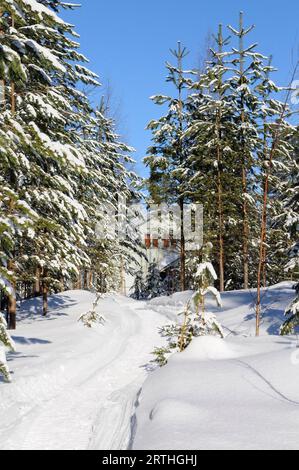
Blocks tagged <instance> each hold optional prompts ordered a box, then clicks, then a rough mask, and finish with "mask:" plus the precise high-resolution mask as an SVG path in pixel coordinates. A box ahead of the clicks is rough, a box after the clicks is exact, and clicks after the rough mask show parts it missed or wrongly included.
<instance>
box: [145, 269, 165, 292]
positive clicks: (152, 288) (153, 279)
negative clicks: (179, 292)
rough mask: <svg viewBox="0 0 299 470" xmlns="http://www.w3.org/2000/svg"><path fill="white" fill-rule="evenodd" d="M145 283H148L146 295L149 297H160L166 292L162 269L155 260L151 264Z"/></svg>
mask: <svg viewBox="0 0 299 470" xmlns="http://www.w3.org/2000/svg"><path fill="white" fill-rule="evenodd" d="M145 285H146V296H147V298H148V299H153V298H154V297H159V296H160V295H162V294H163V292H164V291H163V283H162V279H161V274H160V270H159V268H158V265H157V263H156V262H155V261H154V262H152V263H150V265H149V268H148V273H147V276H146V283H145Z"/></svg>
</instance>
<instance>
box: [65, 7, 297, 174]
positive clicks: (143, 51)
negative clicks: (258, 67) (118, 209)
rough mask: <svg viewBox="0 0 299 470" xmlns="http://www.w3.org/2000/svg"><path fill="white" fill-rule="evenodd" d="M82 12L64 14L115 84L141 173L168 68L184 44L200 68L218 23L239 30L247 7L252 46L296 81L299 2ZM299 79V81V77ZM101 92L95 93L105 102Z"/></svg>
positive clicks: (93, 64)
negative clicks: (240, 16) (148, 127)
mask: <svg viewBox="0 0 299 470" xmlns="http://www.w3.org/2000/svg"><path fill="white" fill-rule="evenodd" d="M80 3H81V8H80V9H78V10H75V11H74V12H67V13H65V14H64V17H65V19H66V20H67V21H69V22H70V23H72V24H75V25H76V31H77V32H78V33H79V34H80V36H81V39H80V42H81V51H82V52H83V53H84V54H85V55H86V56H87V57H88V58H89V59H90V65H89V67H90V68H91V69H92V70H93V71H95V72H96V73H98V74H99V76H100V79H101V82H102V83H104V84H106V85H107V82H109V84H110V88H111V90H112V95H113V106H114V108H117V116H118V119H119V125H120V129H121V131H122V133H123V134H124V136H125V138H126V140H127V141H128V143H129V144H130V145H132V146H134V147H135V149H136V154H135V159H136V160H137V165H136V170H137V171H138V172H139V173H141V174H144V173H145V172H144V168H143V165H142V158H143V157H144V156H145V153H146V148H147V146H148V145H149V143H150V133H149V132H148V131H145V127H146V124H147V123H148V121H149V120H151V119H153V118H155V117H158V116H159V115H160V113H161V109H160V108H159V107H158V106H156V105H154V104H153V103H152V102H151V101H150V100H149V97H150V96H152V95H154V94H157V93H165V92H167V90H168V85H167V84H166V83H165V75H166V71H165V67H164V63H165V61H166V60H169V59H170V54H169V48H174V47H175V45H176V42H177V41H178V40H180V41H182V43H183V44H184V45H185V46H187V47H188V49H189V50H190V51H191V52H190V55H189V56H188V60H187V63H186V66H187V67H195V66H196V65H197V64H198V62H199V60H200V59H199V58H200V56H202V55H203V54H204V50H205V44H206V39H207V36H208V34H209V33H213V32H215V31H216V30H217V27H218V24H219V23H223V25H227V24H232V25H233V26H236V25H237V22H238V14H239V11H240V10H243V11H244V13H245V23H246V25H249V24H255V25H256V29H255V30H254V32H253V33H251V43H252V42H258V43H259V50H260V51H261V52H262V53H264V54H265V55H270V54H272V55H273V65H275V66H276V67H277V68H278V69H279V71H278V72H277V73H276V75H275V80H276V82H278V84H280V85H287V84H288V83H289V79H290V75H291V72H292V65H293V64H294V62H296V59H297V58H298V53H299V21H298V18H299V2H298V0H285V1H284V2H280V3H278V2H275V1H274V0H273V1H270V0H247V1H238V0H222V1H221V0H184V1H178V0H147V1H145V0H81V2H80ZM297 78H299V77H297ZM100 96H101V90H97V91H96V92H94V93H93V96H92V98H93V100H94V101H98V100H99V99H100Z"/></svg>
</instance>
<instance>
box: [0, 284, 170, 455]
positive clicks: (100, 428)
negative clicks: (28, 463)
mask: <svg viewBox="0 0 299 470" xmlns="http://www.w3.org/2000/svg"><path fill="white" fill-rule="evenodd" d="M94 298H95V295H94V294H92V293H89V292H85V291H69V292H65V293H63V294H58V295H53V296H52V297H51V298H50V315H49V317H48V318H46V319H43V318H40V308H41V304H40V300H32V301H26V302H24V303H23V306H22V311H21V313H20V317H23V319H22V320H21V321H20V322H19V325H18V329H17V331H16V332H15V334H13V338H14V340H15V342H16V348H17V353H16V354H8V364H9V367H10V369H11V371H12V380H13V383H12V384H9V385H7V384H4V383H3V381H1V379H0V449H17V450H22V449H25V450H26V449H34V450H35V449H41V450H47V449H50V450H56V449H71V450H77V449H79V450H80V449H83V450H85V449H109V450H113V449H126V448H127V447H128V445H129V441H130V436H131V416H132V413H133V410H134V404H135V401H136V397H137V395H138V392H139V390H140V388H141V386H142V383H143V382H144V380H145V378H146V375H147V373H148V372H147V368H146V364H148V363H149V361H150V360H151V358H152V357H151V351H152V350H153V348H154V346H155V345H156V344H157V343H158V344H159V341H160V342H161V339H160V337H159V335H158V331H157V326H159V324H160V325H162V323H163V322H164V319H163V318H162V317H161V316H160V315H158V314H157V313H155V312H153V311H146V310H145V305H144V304H142V305H140V304H138V303H136V302H134V301H132V300H130V299H128V298H124V297H120V296H108V297H107V298H106V299H103V300H102V301H101V302H100V303H99V306H98V307H97V311H99V312H100V313H102V314H103V315H104V316H105V318H106V324H105V326H100V325H97V326H95V327H94V328H92V329H88V328H86V327H84V326H83V325H82V323H79V322H78V321H77V320H78V318H79V316H80V314H82V313H84V312H87V311H88V310H89V309H90V308H91V305H92V302H93V301H94ZM133 307H134V308H133Z"/></svg>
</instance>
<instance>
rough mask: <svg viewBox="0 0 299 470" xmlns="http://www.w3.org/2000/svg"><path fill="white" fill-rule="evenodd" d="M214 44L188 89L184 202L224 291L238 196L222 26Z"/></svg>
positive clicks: (236, 239)
mask: <svg viewBox="0 0 299 470" xmlns="http://www.w3.org/2000/svg"><path fill="white" fill-rule="evenodd" d="M214 39H215V43H216V47H215V48H211V51H210V60H209V61H208V63H207V66H206V70H204V71H203V72H201V73H200V75H199V78H198V80H197V81H195V82H193V83H192V85H191V87H190V88H191V94H190V95H189V97H188V112H189V115H190V117H189V126H188V129H187V131H186V135H188V136H189V138H190V141H191V143H192V145H191V147H190V151H189V155H188V159H187V162H186V165H185V166H186V170H187V177H188V178H189V192H188V194H189V197H190V199H191V200H194V202H198V201H200V202H201V203H202V204H203V206H204V214H205V237H206V239H207V240H211V241H213V245H214V255H213V259H215V265H216V266H217V268H218V270H219V287H220V291H223V290H224V289H225V286H226V285H227V281H229V280H231V277H230V275H229V274H230V273H229V272H226V271H228V269H229V266H231V264H233V263H234V262H235V259H236V252H237V251H238V250H239V246H240V244H241V240H240V236H239V235H238V233H237V230H236V226H237V225H239V224H240V223H241V220H240V216H239V213H240V210H239V208H238V207H237V206H238V203H239V200H240V198H241V197H242V195H241V191H240V184H239V182H240V174H239V171H238V168H237V166H236V155H235V153H234V152H235V149H234V145H233V135H234V134H233V133H234V131H235V124H234V112H235V108H234V107H233V106H232V104H231V97H230V91H231V83H230V75H229V74H228V72H229V64H227V63H226V62H227V60H226V58H227V56H229V55H230V53H229V52H226V51H225V50H224V48H225V46H227V45H228V44H229V38H225V37H224V36H223V32H222V25H220V26H219V30H218V34H217V36H215V38H214ZM206 188H209V191H207V190H206ZM228 195H229V196H228ZM231 249H233V250H234V253H232V254H231V253H230V252H231ZM226 266H228V267H227V269H226ZM234 287H235V286H234ZM237 287H239V286H237Z"/></svg>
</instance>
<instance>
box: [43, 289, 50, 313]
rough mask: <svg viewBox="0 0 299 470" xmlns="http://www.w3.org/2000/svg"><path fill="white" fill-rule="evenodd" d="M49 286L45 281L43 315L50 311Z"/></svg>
mask: <svg viewBox="0 0 299 470" xmlns="http://www.w3.org/2000/svg"><path fill="white" fill-rule="evenodd" d="M48 291H49V289H48V286H47V284H46V283H45V282H43V316H44V317H45V316H46V315H47V313H48Z"/></svg>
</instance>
